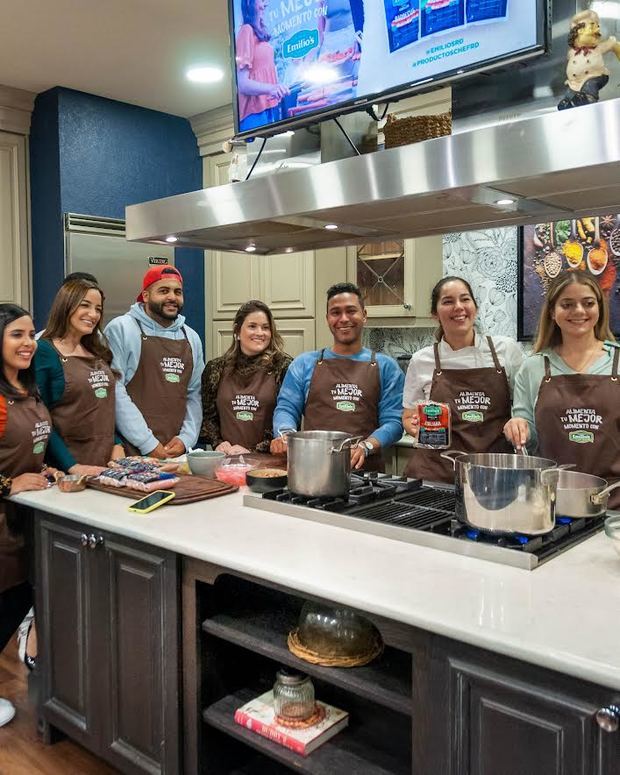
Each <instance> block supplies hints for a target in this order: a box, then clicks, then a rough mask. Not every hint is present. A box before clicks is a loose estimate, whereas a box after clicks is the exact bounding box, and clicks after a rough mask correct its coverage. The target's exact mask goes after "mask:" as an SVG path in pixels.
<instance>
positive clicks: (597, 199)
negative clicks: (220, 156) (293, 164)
mask: <svg viewBox="0 0 620 775" xmlns="http://www.w3.org/2000/svg"><path fill="white" fill-rule="evenodd" d="M504 198H511V199H514V200H515V203H514V204H511V205H498V204H497V200H499V199H504ZM619 204H620V100H618V99H616V100H609V101H606V102H601V103H597V104H595V105H588V106H584V107H581V108H576V109H572V110H566V111H562V112H558V111H553V112H550V113H546V114H544V115H542V116H536V117H534V118H529V119H523V120H520V121H515V122H512V123H506V124H499V125H495V126H489V127H482V128H477V129H473V130H470V131H466V132H462V133H460V134H454V135H451V136H447V137H441V138H438V139H435V140H429V141H426V142H423V143H417V144H414V145H406V146H402V147H400V148H394V149H391V150H384V151H379V152H376V153H371V154H365V155H363V156H357V157H354V158H349V159H344V160H341V161H334V162H328V163H325V164H320V165H316V166H312V167H308V168H305V169H289V170H284V171H282V172H279V173H277V174H274V175H270V176H264V177H259V178H256V179H250V180H248V181H244V182H241V183H233V184H229V185H224V186H217V187H213V188H208V189H203V190H201V191H194V192H191V193H187V194H180V195H177V196H173V197H168V198H165V199H159V200H155V201H152V202H146V203H143V204H136V205H131V206H129V207H127V208H126V220H127V239H129V240H131V241H138V242H153V243H160V242H163V241H165V238H166V237H167V236H169V235H175V236H176V237H177V238H178V242H177V243H176V244H177V246H178V247H185V246H187V247H189V246H191V247H199V248H205V249H214V250H226V251H243V250H244V249H245V248H246V247H247V245H248V243H249V242H253V243H254V244H255V245H256V253H258V254H269V253H282V252H284V250H286V249H291V248H292V249H294V250H309V249H315V248H327V247H334V246H340V245H348V244H359V243H363V242H369V241H379V240H383V239H393V238H407V237H420V236H425V235H431V234H441V233H447V232H451V231H462V230H467V229H474V228H484V227H493V226H508V225H511V224H521V223H533V222H536V221H540V220H552V219H557V218H562V217H564V218H566V217H570V216H572V215H573V214H579V213H582V214H592V213H593V214H597V213H603V212H617V208H618V205H619ZM327 223H335V224H337V225H338V227H339V228H338V230H336V231H326V230H325V228H324V226H325V225H326V224H327Z"/></svg>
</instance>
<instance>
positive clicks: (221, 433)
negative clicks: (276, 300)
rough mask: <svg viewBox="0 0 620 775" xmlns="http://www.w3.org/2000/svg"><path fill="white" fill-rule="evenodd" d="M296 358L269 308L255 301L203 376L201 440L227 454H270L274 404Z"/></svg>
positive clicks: (235, 323) (242, 309) (248, 304)
mask: <svg viewBox="0 0 620 775" xmlns="http://www.w3.org/2000/svg"><path fill="white" fill-rule="evenodd" d="M291 360H292V358H291V357H290V355H287V354H286V353H285V352H284V343H283V342H282V337H281V336H280V334H279V333H278V331H277V328H276V322H275V320H274V318H273V315H272V314H271V310H270V309H269V307H268V306H267V305H266V304H265V303H264V302H262V301H258V300H256V299H253V300H251V301H247V302H246V303H245V304H242V305H241V307H239V309H238V310H237V314H236V315H235V319H234V321H233V339H232V342H231V345H230V347H229V348H228V350H226V352H225V353H224V355H222V356H221V357H220V358H214V359H213V360H211V361H209V362H208V363H207V365H206V367H205V370H204V373H203V375H202V411H203V425H202V433H201V437H202V438H204V439H205V441H206V442H207V443H209V444H211V446H212V447H213V449H215V450H218V451H220V452H225V453H226V454H227V455H234V454H240V453H243V452H249V451H251V450H254V451H258V452H269V443H270V441H271V439H272V438H273V433H272V417H273V410H274V408H275V405H276V399H277V397H278V393H279V391H280V387H281V386H282V380H283V379H284V375H285V374H286V370H287V369H288V367H289V365H290V363H291Z"/></svg>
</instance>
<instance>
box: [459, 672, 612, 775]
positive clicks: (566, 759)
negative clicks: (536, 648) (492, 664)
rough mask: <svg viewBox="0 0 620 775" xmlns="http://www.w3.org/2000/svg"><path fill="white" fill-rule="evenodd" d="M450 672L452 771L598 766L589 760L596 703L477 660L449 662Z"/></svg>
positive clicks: (560, 770)
mask: <svg viewBox="0 0 620 775" xmlns="http://www.w3.org/2000/svg"><path fill="white" fill-rule="evenodd" d="M450 673H451V694H452V698H453V701H454V707H455V709H456V719H457V720H456V721H455V731H454V734H455V743H456V745H455V746H454V748H453V751H454V755H455V759H456V761H455V766H454V769H453V772H455V773H459V775H460V774H461V773H462V774H463V775H465V774H467V775H497V773H498V772H500V771H501V773H502V775H532V773H545V775H584V774H585V773H588V774H589V775H590V774H591V775H595V773H598V772H600V771H599V770H598V769H595V768H594V766H593V762H594V759H595V748H596V738H597V727H596V725H595V724H594V721H593V717H594V713H595V711H596V707H595V706H592V705H590V704H588V703H585V702H582V701H579V700H578V699H577V698H574V697H570V698H569V697H565V696H564V695H562V694H556V693H554V692H550V691H549V690H548V689H546V688H544V687H537V686H536V685H535V684H527V683H524V682H522V681H519V680H514V679H512V678H510V677H509V676H507V675H500V674H497V673H494V672H492V671H487V670H485V669H484V668H482V667H479V666H473V665H469V664H465V663H461V662H458V663H452V664H451V670H450ZM601 775H602V773H601Z"/></svg>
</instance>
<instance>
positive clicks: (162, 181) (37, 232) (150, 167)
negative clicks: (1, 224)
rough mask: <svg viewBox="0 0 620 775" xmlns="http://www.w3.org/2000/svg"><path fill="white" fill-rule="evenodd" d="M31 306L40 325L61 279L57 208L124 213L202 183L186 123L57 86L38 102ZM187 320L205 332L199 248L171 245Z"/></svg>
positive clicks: (33, 138) (33, 165) (32, 149)
mask: <svg viewBox="0 0 620 775" xmlns="http://www.w3.org/2000/svg"><path fill="white" fill-rule="evenodd" d="M30 158H31V187H32V232H33V270H34V271H33V276H34V313H35V316H36V318H37V322H38V324H39V325H41V324H42V323H43V322H44V320H45V317H46V315H47V313H48V311H49V308H50V305H51V301H52V299H53V298H54V294H55V293H56V290H57V288H58V286H59V284H60V282H61V281H62V277H63V271H64V250H63V234H62V214H63V213H65V212H74V213H82V214H84V215H102V216H108V217H111V218H124V217H125V206H126V205H130V204H135V203H136V202H145V201H147V200H149V199H160V198H161V197H165V196H173V195H174V194H181V193H185V192H187V191H195V190H196V189H199V188H202V167H201V161H200V156H199V154H198V148H197V145H196V138H195V136H194V134H193V132H192V130H191V127H190V124H189V122H188V121H187V120H186V119H184V118H179V117H178V116H171V115H168V114H166V113H160V112H157V111H154V110H148V109H146V108H140V107H137V106H135V105H128V104H126V103H122V102H116V101H114V100H107V99H104V98H103V97H96V96H94V95H92V94H84V93H83V92H76V91H72V90H69V89H62V88H55V89H51V90H50V91H47V92H44V93H43V94H40V95H39V96H38V97H37V99H36V102H35V109H34V113H33V118H32V130H31V138H30ZM176 262H177V266H178V268H179V270H180V271H181V273H182V275H183V278H184V285H185V309H184V314H185V315H186V317H187V319H188V322H189V324H190V326H192V328H195V329H196V330H197V331H198V332H199V333H200V335H201V336H202V335H203V333H204V323H205V310H204V265H203V255H202V251H201V250H192V249H189V248H184V249H179V250H177V251H176Z"/></svg>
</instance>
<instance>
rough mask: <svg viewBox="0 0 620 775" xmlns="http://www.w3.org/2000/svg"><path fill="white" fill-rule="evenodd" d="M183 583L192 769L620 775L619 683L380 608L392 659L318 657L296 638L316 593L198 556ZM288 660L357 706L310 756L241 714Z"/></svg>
mask: <svg viewBox="0 0 620 775" xmlns="http://www.w3.org/2000/svg"><path fill="white" fill-rule="evenodd" d="M183 586H184V632H183V637H184V693H185V724H184V727H185V735H186V737H185V752H186V758H185V761H186V767H187V770H186V771H187V772H188V773H192V775H193V774H194V773H206V775H224V774H225V773H231V774H232V773H237V772H274V773H276V772H278V773H279V772H285V771H287V770H288V771H290V770H294V771H298V772H308V773H315V774H316V775H323V774H325V775H332V773H340V772H350V773H355V774H357V773H360V775H370V774H371V773H381V775H396V774H397V773H398V774H400V773H403V774H404V773H411V775H620V732H619V731H616V732H606V731H604V730H603V729H602V728H601V727H600V726H599V725H598V724H597V721H596V714H597V711H599V709H601V708H604V707H606V706H610V705H619V704H620V692H614V691H613V690H610V689H605V688H604V687H601V686H596V685H594V684H590V683H587V682H584V681H580V680H578V679H574V678H571V677H569V676H565V675H561V674H559V673H555V672H552V671H549V670H546V669H543V668H540V667H538V666H536V665H533V664H526V663H524V662H520V661H517V660H514V659H511V658H509V657H503V656H500V655H497V654H495V653H491V652H487V651H484V650H482V649H479V648H475V647H472V646H468V645H466V644H463V643H461V642H458V641H453V640H450V639H447V638H442V637H440V636H436V635H433V634H431V633H429V632H426V631H424V630H421V629H418V628H414V627H409V626H407V625H404V624H398V623H396V622H391V621H388V620H385V619H382V618H381V617H376V616H373V615H371V614H366V615H367V616H368V618H370V619H371V620H372V621H373V622H374V623H375V625H376V626H377V627H378V628H379V630H380V632H381V634H382V636H383V638H384V641H385V644H386V648H385V651H384V654H383V656H382V657H381V658H380V659H378V660H376V661H375V662H373V663H371V664H370V665H368V666H366V667H363V668H352V669H348V670H347V669H344V670H343V669H334V668H324V667H318V666H316V665H311V664H309V663H304V662H302V661H301V660H299V659H297V657H295V656H294V655H292V654H291V653H290V652H289V651H288V649H287V647H286V635H287V633H288V632H289V630H290V629H291V628H292V627H294V626H295V623H296V621H297V616H298V614H299V611H300V608H301V605H302V603H303V599H304V595H302V594H300V593H299V592H296V591H294V590H289V589H285V588H282V587H278V586H276V585H271V584H268V583H267V582H262V581H260V580H259V579H250V578H248V577H240V576H239V575H237V574H231V573H230V572H229V571H227V570H226V569H223V568H218V567H216V566H213V565H209V564H206V563H199V562H196V561H192V560H188V561H186V562H185V569H184V582H183ZM362 613H363V612H362ZM280 664H285V665H288V666H290V667H294V668H297V669H300V670H302V671H304V672H306V673H309V674H310V675H311V676H312V678H313V680H314V682H315V686H316V690H317V696H318V697H320V698H322V699H325V700H326V701H327V702H331V703H332V704H334V705H337V706H339V707H342V708H345V709H347V710H349V712H350V723H349V728H348V729H347V730H346V731H344V732H341V733H339V734H338V735H336V737H334V738H333V739H332V740H331V741H329V742H328V743H326V744H325V746H322V747H321V748H318V749H317V751H315V752H314V753H313V754H311V755H310V756H309V757H308V758H307V759H303V758H301V757H299V756H297V755H295V754H292V753H290V752H289V751H287V750H286V749H284V748H282V747H280V746H277V745H276V744H274V743H271V742H269V741H266V740H264V738H261V737H260V736H258V735H256V734H253V733H252V732H249V731H247V730H245V729H243V728H240V727H239V726H237V725H236V724H235V723H234V721H233V714H234V710H235V709H236V708H237V707H239V706H240V705H241V704H243V702H245V701H247V699H249V698H250V697H252V696H256V695H257V694H259V693H260V691H261V690H263V691H264V690H265V688H269V684H270V682H271V681H273V677H274V675H275V670H276V669H277V667H278V666H279V665H280ZM257 752H258V753H257ZM282 767H284V768H285V769H281V768H282Z"/></svg>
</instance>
